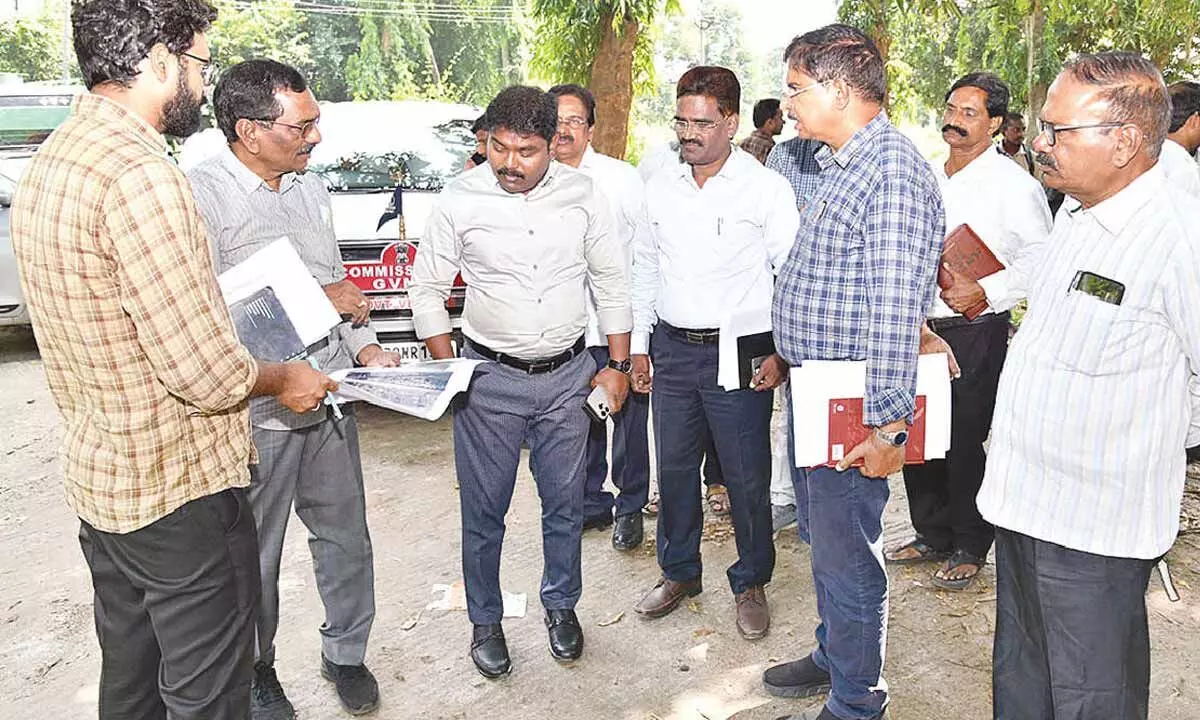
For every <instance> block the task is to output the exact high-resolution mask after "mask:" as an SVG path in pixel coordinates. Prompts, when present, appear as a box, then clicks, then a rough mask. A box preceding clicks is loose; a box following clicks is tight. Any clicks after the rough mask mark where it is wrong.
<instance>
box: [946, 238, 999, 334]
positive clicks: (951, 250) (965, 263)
mask: <svg viewBox="0 0 1200 720" xmlns="http://www.w3.org/2000/svg"><path fill="white" fill-rule="evenodd" d="M942 264H943V265H949V266H950V267H951V268H952V269H953V270H954V272H956V273H958V274H960V275H965V276H967V277H969V278H971V279H972V280H979V279H980V278H985V277H987V276H988V275H991V274H993V273H997V272H1000V271H1001V270H1003V269H1004V263H1002V262H1000V261H999V260H998V259H996V256H995V255H994V254H993V253H992V251H991V250H990V249H988V246H987V244H986V243H984V242H983V240H982V239H981V238H980V237H979V236H978V235H976V234H975V231H974V230H972V229H971V226H970V225H965V224H964V225H959V226H958V227H956V228H954V230H952V231H951V232H950V234H949V235H947V236H946V242H945V243H943V244H942ZM937 283H938V287H940V288H941V289H943V290H945V289H946V288H948V287H950V286H951V285H952V284H953V283H952V282H951V280H950V273H949V272H947V271H946V268H944V267H942V266H941V265H939V266H938V278H937ZM987 308H988V304H987V300H982V301H980V302H979V303H977V304H975V305H973V306H971V307H969V308H967V310H966V312H964V313H963V316H964V317H965V318H967V319H968V320H974V319H975V318H977V317H979V316H980V314H982V313H983V311H984V310H987Z"/></svg>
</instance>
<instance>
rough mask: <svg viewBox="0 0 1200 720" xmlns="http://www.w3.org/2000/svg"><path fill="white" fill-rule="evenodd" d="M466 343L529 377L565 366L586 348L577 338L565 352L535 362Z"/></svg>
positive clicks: (581, 339) (481, 353) (488, 357)
mask: <svg viewBox="0 0 1200 720" xmlns="http://www.w3.org/2000/svg"><path fill="white" fill-rule="evenodd" d="M467 342H468V343H470V344H471V349H472V350H474V351H475V352H477V353H479V354H480V355H482V356H484V357H485V358H487V359H488V360H494V361H496V362H498V363H500V364H501V365H507V366H509V367H511V368H516V369H518V370H520V371H521V372H525V373H529V374H530V375H541V374H542V373H548V372H552V371H554V370H557V369H559V368H560V367H562V366H563V365H566V364H567V363H569V362H571V361H572V360H574V359H575V357H576V356H577V355H579V354H580V353H582V352H583V351H584V350H585V349H586V348H587V343H585V342H584V341H583V338H579V339H578V340H576V341H575V344H574V345H572V346H571V347H569V348H567V349H566V350H563V351H562V352H560V353H559V354H557V355H555V356H554V357H548V358H539V359H537V360H522V359H521V358H519V357H513V356H512V355H505V354H504V353H501V352H496V351H495V350H493V349H491V348H490V347H487V346H486V345H480V344H479V343H477V342H475V341H474V340H472V339H471V338H467Z"/></svg>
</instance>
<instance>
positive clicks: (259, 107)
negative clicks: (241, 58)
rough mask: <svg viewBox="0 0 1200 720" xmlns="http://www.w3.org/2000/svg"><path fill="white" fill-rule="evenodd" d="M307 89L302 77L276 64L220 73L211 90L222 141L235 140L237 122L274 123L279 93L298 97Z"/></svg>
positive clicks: (245, 66) (240, 66)
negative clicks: (286, 92) (215, 85)
mask: <svg viewBox="0 0 1200 720" xmlns="http://www.w3.org/2000/svg"><path fill="white" fill-rule="evenodd" d="M307 89H308V84H307V83H305V81H304V76H303V75H301V74H300V71H299V70H297V69H296V68H294V67H292V66H290V65H284V64H283V63H281V62H278V61H275V60H247V61H245V62H240V63H238V64H237V65H234V66H233V67H231V68H229V69H228V70H226V71H224V72H223V73H221V79H220V80H218V81H217V87H216V88H214V89H213V114H214V115H216V118H217V127H219V128H221V132H223V133H225V139H226V140H228V141H229V142H235V141H236V140H237V139H238V135H237V121H238V120H240V119H242V118H245V119H247V120H275V119H276V118H278V117H279V116H280V115H282V114H283V107H282V106H281V105H280V104H279V101H278V100H276V99H275V93H277V92H280V91H282V90H290V91H292V92H297V93H301V92H304V91H305V90H307Z"/></svg>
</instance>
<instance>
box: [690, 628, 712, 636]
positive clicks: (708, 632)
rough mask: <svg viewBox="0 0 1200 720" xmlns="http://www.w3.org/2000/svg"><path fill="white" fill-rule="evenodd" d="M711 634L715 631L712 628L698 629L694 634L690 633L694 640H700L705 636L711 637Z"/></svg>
mask: <svg viewBox="0 0 1200 720" xmlns="http://www.w3.org/2000/svg"><path fill="white" fill-rule="evenodd" d="M713 632H715V631H714V630H713V629H712V628H700V629H699V630H697V631H696V632H694V633H692V637H694V638H702V637H704V636H705V635H712V634H713Z"/></svg>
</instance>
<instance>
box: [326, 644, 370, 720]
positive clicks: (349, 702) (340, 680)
mask: <svg viewBox="0 0 1200 720" xmlns="http://www.w3.org/2000/svg"><path fill="white" fill-rule="evenodd" d="M321 677H323V678H325V679H326V680H328V681H330V682H332V683H333V684H334V686H335V687H337V694H338V700H340V701H341V703H342V707H343V708H345V709H346V712H348V713H350V714H351V715H366V714H367V713H369V712H374V711H375V709H376V708H378V707H379V683H377V682H376V681H375V676H374V675H372V674H371V671H370V670H368V669H367V666H366V665H338V664H336V663H332V662H330V661H329V659H328V658H326V657H325V654H324V653H322V654H321Z"/></svg>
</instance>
